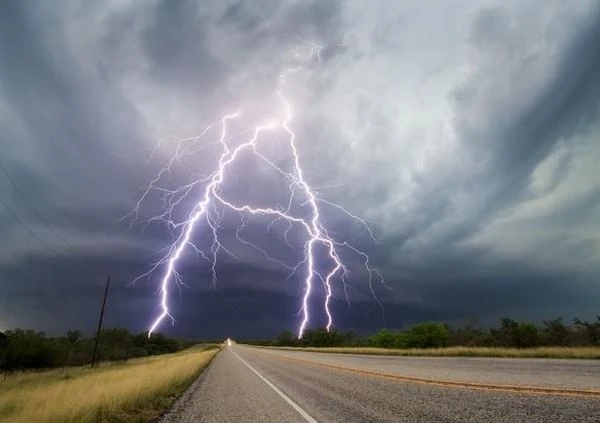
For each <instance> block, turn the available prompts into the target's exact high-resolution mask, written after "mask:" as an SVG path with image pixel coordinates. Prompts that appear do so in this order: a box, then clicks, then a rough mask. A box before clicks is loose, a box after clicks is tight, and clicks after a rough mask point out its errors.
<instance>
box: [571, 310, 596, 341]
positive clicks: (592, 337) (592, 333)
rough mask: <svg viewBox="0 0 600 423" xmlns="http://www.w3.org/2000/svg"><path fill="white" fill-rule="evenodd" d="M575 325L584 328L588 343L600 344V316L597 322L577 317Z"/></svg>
mask: <svg viewBox="0 0 600 423" xmlns="http://www.w3.org/2000/svg"><path fill="white" fill-rule="evenodd" d="M575 326H577V327H579V328H580V329H582V330H583V332H584V334H585V342H586V343H587V344H588V345H600V316H598V317H597V319H596V321H595V322H588V321H587V320H586V321H583V322H582V321H581V320H579V319H575Z"/></svg>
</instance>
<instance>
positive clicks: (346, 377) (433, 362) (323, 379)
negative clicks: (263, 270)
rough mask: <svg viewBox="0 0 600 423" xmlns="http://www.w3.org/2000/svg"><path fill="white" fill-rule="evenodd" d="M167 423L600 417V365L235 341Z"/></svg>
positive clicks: (591, 419) (575, 419) (579, 419)
mask: <svg viewBox="0 0 600 423" xmlns="http://www.w3.org/2000/svg"><path fill="white" fill-rule="evenodd" d="M162 422H163V423H175V422H186V423H187V422H190V423H191V422H345V423H350V422H511V423H512V422H532V423H533V422H561V423H562V422H600V362H598V361H585V360H536V359H481V358H415V357H410V358H409V357H380V356H359V355H340V354H324V353H309V352H302V351H285V350H275V349H262V348H251V347H246V346H240V345H235V344H234V345H233V346H230V347H226V348H225V349H224V350H223V351H222V352H221V353H219V355H218V356H217V357H216V358H215V360H214V361H213V363H212V364H211V365H210V366H209V368H208V369H206V371H205V372H204V373H203V374H202V376H201V377H200V378H199V379H198V380H197V381H196V382H194V384H193V385H192V387H191V388H190V389H189V390H188V392H186V394H185V395H184V396H183V397H182V398H181V399H180V400H179V401H178V402H177V403H176V405H175V407H174V408H173V409H172V410H171V411H170V412H169V413H168V414H167V415H166V416H165V417H164V418H163V420H162Z"/></svg>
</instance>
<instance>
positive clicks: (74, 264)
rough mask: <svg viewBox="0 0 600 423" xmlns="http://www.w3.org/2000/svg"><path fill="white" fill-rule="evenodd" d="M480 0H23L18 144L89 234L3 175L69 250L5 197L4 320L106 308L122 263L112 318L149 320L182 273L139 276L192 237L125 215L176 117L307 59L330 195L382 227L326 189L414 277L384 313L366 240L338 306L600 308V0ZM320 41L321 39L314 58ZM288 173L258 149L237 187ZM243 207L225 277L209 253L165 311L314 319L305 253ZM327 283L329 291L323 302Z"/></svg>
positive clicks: (11, 98)
mask: <svg viewBox="0 0 600 423" xmlns="http://www.w3.org/2000/svg"><path fill="white" fill-rule="evenodd" d="M426 3H427V2H426ZM462 3H464V5H462V6H460V7H459V6H458V5H457V6H456V7H453V8H451V9H450V10H446V9H444V8H442V7H439V6H440V4H441V3H436V2H434V1H431V2H429V3H427V4H425V3H424V4H423V6H418V5H416V4H415V5H412V6H410V5H402V4H399V3H394V2H390V3H388V4H385V3H379V2H374V3H373V4H372V5H371V4H369V5H365V4H364V3H363V2H358V1H350V2H339V1H328V2H323V1H257V2H248V1H233V2H228V3H227V4H225V3H223V2H218V1H215V2H196V1H185V0H178V1H167V0H158V1H156V2H153V3H152V4H150V3H146V2H122V3H119V4H114V5H108V4H106V5H105V4H86V5H79V6H77V5H76V4H75V3H70V2H65V3H64V4H63V5H61V7H59V8H58V9H56V10H55V9H50V8H48V7H35V6H34V4H33V3H28V2H19V3H15V2H12V3H2V4H1V5H0V139H1V140H2V141H1V142H0V160H1V161H2V162H3V163H4V164H5V165H6V167H7V169H8V171H9V172H10V174H11V176H12V177H13V179H14V180H15V181H16V182H18V184H19V187H20V188H21V189H22V190H23V192H24V194H25V196H26V198H27V199H28V200H29V201H30V202H31V203H32V204H33V205H34V206H35V208H36V209H38V210H39V211H40V212H42V214H43V216H44V217H45V218H46V219H47V220H48V221H49V222H51V223H52V225H53V227H54V228H56V230H58V231H59V232H60V233H61V234H63V235H64V236H65V238H67V239H68V240H69V241H70V243H71V244H72V245H73V247H72V248H67V246H65V245H62V244H61V242H60V240H58V239H56V237H54V236H53V234H52V233H51V232H50V231H49V230H48V228H44V225H43V224H42V223H41V222H40V221H38V220H37V219H36V217H35V215H34V214H32V213H31V211H30V210H29V209H28V208H27V207H25V206H26V205H25V204H24V203H23V201H22V199H20V198H19V196H18V195H17V194H16V191H15V190H14V188H13V187H12V186H11V184H10V182H9V181H8V180H6V178H4V177H3V175H1V174H0V196H1V197H2V199H4V200H5V201H6V202H7V204H8V205H9V206H10V207H11V208H12V209H14V210H15V211H16V213H17V214H18V215H19V216H21V217H22V218H23V219H24V221H25V223H26V224H27V225H28V226H29V227H31V228H32V229H33V230H34V231H35V233H36V234H39V235H40V237H42V238H43V239H44V240H45V241H46V242H48V243H50V244H52V245H53V246H54V247H55V248H56V249H57V250H58V254H56V253H55V254H50V253H49V252H47V251H45V248H44V247H43V246H40V245H39V244H38V243H36V241H35V240H33V239H30V238H28V237H27V233H26V232H24V231H23V230H22V228H19V227H18V225H16V224H15V222H14V221H13V220H12V218H11V216H10V215H9V214H8V213H7V212H6V211H4V210H3V209H2V208H0V231H2V234H3V236H4V239H5V242H4V243H2V244H0V254H1V256H0V324H1V325H5V326H7V325H8V326H19V325H21V326H31V327H43V328H45V329H48V330H52V331H60V330H62V329H64V328H67V327H73V326H77V325H80V326H81V327H82V328H83V329H86V330H91V328H93V324H94V319H95V311H94V310H96V308H97V306H98V303H99V296H100V295H101V291H102V284H103V281H104V277H105V275H106V274H107V273H110V274H111V275H113V279H114V281H115V284H114V288H113V291H112V294H111V302H110V305H109V312H108V314H107V324H108V325H128V326H129V327H131V328H132V329H135V330H143V329H144V328H145V326H146V325H147V324H148V321H149V320H150V319H151V317H152V315H153V313H155V312H156V311H157V306H158V303H157V299H156V295H155V294H156V287H157V283H158V278H159V276H160V275H156V276H155V277H154V278H151V279H150V280H148V281H146V280H143V281H140V282H139V283H138V284H137V285H136V286H135V287H133V286H128V285H127V284H128V283H129V282H130V281H131V280H132V279H133V278H135V277H136V276H138V275H139V274H141V273H143V272H144V271H146V270H148V266H149V263H151V262H153V261H155V260H158V259H159V258H160V254H159V252H158V250H159V249H161V248H164V247H165V246H166V245H168V242H169V241H170V240H171V239H172V238H171V236H170V234H169V232H168V229H167V228H166V227H165V226H164V225H160V224H152V225H150V226H148V227H147V228H145V231H144V232H142V231H141V228H142V226H141V225H134V227H133V230H132V231H128V230H127V224H128V222H127V221H118V219H119V218H121V217H122V216H123V215H124V214H126V213H127V212H128V211H130V210H131V209H132V207H133V206H134V205H135V201H136V200H137V199H138V198H139V195H140V187H143V186H144V185H145V184H146V183H147V182H148V181H149V180H151V179H152V177H153V173H154V172H156V171H157V170H158V168H159V166H161V165H163V164H164V162H165V157H166V156H167V155H168V150H169V148H172V146H168V145H167V146H161V147H160V148H158V149H157V150H155V151H154V154H153V155H152V156H151V159H148V158H149V157H150V154H149V152H150V151H151V150H152V149H153V148H154V147H155V144H154V142H155V138H156V137H155V134H160V136H163V135H165V134H172V133H175V134H178V135H179V134H182V135H185V134H187V133H189V132H192V133H194V132H195V131H197V129H198V128H199V127H201V126H202V125H203V124H204V123H205V122H210V121H212V120H214V119H218V117H219V116H220V113H222V112H223V111H225V112H229V111H230V108H231V107H232V105H237V104H238V103H241V104H244V105H246V104H250V108H251V109H253V110H252V111H253V112H256V113H257V114H258V115H260V113H261V112H264V113H266V111H265V110H262V109H263V108H268V105H267V103H268V102H267V101H266V98H267V97H268V96H269V95H271V94H272V91H273V88H274V87H275V86H276V84H277V80H278V77H279V75H280V73H281V72H282V70H283V69H285V68H286V67H287V66H289V65H290V63H293V64H294V66H295V65H297V64H298V63H301V66H300V67H301V68H302V69H303V72H304V73H303V74H302V77H301V78H299V79H298V80H297V81H296V80H292V82H294V83H297V84H298V86H297V87H296V86H295V85H294V84H290V85H291V87H290V95H291V96H293V97H294V100H297V101H294V106H295V110H294V112H295V120H294V122H293V123H294V129H295V130H296V132H297V136H298V137H297V139H298V144H299V145H298V147H299V150H300V154H301V158H302V161H303V164H304V166H305V170H306V175H307V178H308V179H309V181H310V182H311V183H312V184H313V185H314V186H315V187H316V190H317V191H318V192H319V193H320V194H321V195H322V196H323V198H325V199H327V200H334V201H336V202H338V203H340V204H341V205H343V206H346V207H348V208H349V209H350V210H352V211H353V212H356V214H358V215H360V216H365V218H366V219H367V220H368V221H369V223H370V224H372V226H373V228H374V229H375V232H376V233H377V235H378V237H379V238H380V239H381V241H382V242H381V244H376V243H373V242H372V241H371V240H370V239H369V237H368V236H367V233H366V232H365V230H364V229H363V228H362V227H361V225H360V224H356V223H353V222H352V221H351V219H348V216H346V215H344V214H343V213H341V212H340V211H339V210H338V209H336V208H334V207H331V206H329V205H327V204H326V203H323V204H321V205H322V210H323V219H324V222H326V225H327V227H328V228H329V230H330V231H331V234H334V235H335V236H336V238H337V239H339V240H341V241H346V240H348V241H351V242H353V244H354V245H356V246H357V247H360V248H363V249H365V250H367V251H369V253H370V255H371V259H372V263H373V264H375V265H377V266H378V267H379V268H380V269H381V270H382V273H383V274H384V276H385V278H386V282H387V284H388V285H389V286H390V287H392V288H393V290H394V291H395V293H396V295H395V296H394V295H391V294H390V291H388V290H387V289H386V288H385V286H383V285H382V284H380V283H379V281H377V280H375V281H373V284H374V289H375V292H376V294H377V296H378V298H379V299H380V300H381V301H382V302H383V304H384V308H385V320H383V317H382V312H381V309H380V307H379V306H378V304H377V302H376V301H374V300H373V299H372V298H370V289H369V287H368V284H367V278H368V275H367V274H366V273H365V272H362V273H361V272H359V271H358V269H359V265H360V264H361V260H360V258H356V257H355V258H353V259H349V265H350V266H351V268H352V269H353V270H355V271H356V272H355V273H353V278H352V280H351V282H350V284H351V286H350V294H351V297H352V299H353V300H354V301H353V304H352V305H351V306H350V307H348V305H347V304H346V302H345V300H344V293H343V290H342V289H341V287H340V285H339V283H338V284H337V285H336V287H335V290H334V291H335V292H334V293H335V299H334V301H333V303H332V308H333V309H334V310H335V311H336V316H337V320H336V322H337V323H336V324H337V326H338V327H341V328H344V329H355V330H359V331H369V330H372V329H374V328H377V327H380V326H382V325H387V326H389V327H400V326H402V325H406V324H409V323H411V322H415V321H419V320H424V319H440V320H446V321H460V320H461V319H465V318H467V317H471V316H475V317H479V318H482V319H484V320H485V319H488V320H491V319H495V318H497V317H498V316H500V315H505V314H507V313H511V315H513V316H519V317H523V318H535V319H537V318H540V317H542V318H550V317H554V316H555V315H556V314H562V315H564V316H565V317H571V316H572V315H574V314H580V315H581V317H585V315H586V314H588V315H589V314H591V313H593V312H594V307H595V305H594V302H593V301H592V300H591V299H592V298H597V296H598V288H597V282H595V281H597V275H598V271H600V269H598V266H597V264H595V263H597V259H598V258H600V247H599V245H600V234H599V233H598V231H597V225H596V226H595V225H594V222H597V219H598V217H599V215H600V208H599V204H600V194H599V189H598V186H600V180H598V176H597V172H596V169H595V166H594V165H593V159H591V158H593V157H600V153H599V152H598V150H597V146H598V139H597V135H594V134H595V133H597V131H596V129H597V128H599V127H600V123H599V119H598V117H599V110H600V43H598V40H599V39H600V7H598V6H597V5H596V4H594V3H593V2H591V3H589V5H588V4H587V3H586V4H585V5H584V4H583V3H582V4H581V5H580V6H578V5H576V4H575V3H573V4H569V5H561V3H560V2H554V1H551V2H550V3H542V2H540V4H542V5H548V6H547V7H544V10H541V9H540V11H539V13H538V12H537V9H536V8H537V6H536V7H533V6H528V4H527V3H526V2H522V3H518V4H517V3H515V4H517V5H516V6H514V7H512V6H508V5H505V4H504V3H502V2H498V3H497V4H496V6H492V7H483V8H482V7H481V6H480V5H479V2H476V1H473V2H469V1H468V0H464V1H463V2H462ZM467 3H469V4H467ZM532 8H533V9H536V10H533V9H532ZM425 10H427V13H425V12H424V11H425ZM467 10H469V11H473V13H467ZM538 15H539V16H538ZM440 22H443V23H444V25H441V24H440ZM547 22H550V23H547ZM442 26H443V28H444V30H441V29H439V28H441V27H442ZM465 33H466V34H467V35H466V36H465ZM432 40H433V41H432ZM317 42H320V43H322V44H323V45H324V46H323V49H322V50H321V51H320V60H316V59H315V58H312V59H311V60H308V61H307V60H306V57H304V56H306V51H309V50H310V49H311V48H314V47H315V46H314V45H313V44H311V43H317ZM327 43H328V44H327ZM325 44H326V45H325ZM307 49H308V50H307ZM298 57H299V58H298ZM303 57H304V59H302V58H303ZM302 60H305V61H304V62H302ZM464 69H467V70H466V71H464ZM424 75H427V76H426V77H424ZM296 97H297V98H296ZM250 124H251V123H250V122H244V123H243V125H250ZM243 125H242V126H243ZM190 128H191V129H190ZM595 131H596V132H595ZM160 136H157V137H160ZM594 136H595V137H596V138H594ZM163 149H164V151H163ZM212 152H214V151H212V150H207V152H203V153H202V154H198V155H197V156H194V157H193V159H190V160H189V161H187V162H183V161H182V162H180V163H178V165H177V167H176V169H174V170H173V172H172V174H171V175H170V179H169V183H170V184H171V185H169V186H174V184H176V183H179V182H181V181H186V182H188V178H189V177H190V175H192V173H193V172H200V173H203V172H210V171H212V169H213V168H212V166H214V157H211V154H212ZM595 154H597V155H598V156H594V155H595ZM586 157H587V159H586ZM278 159H281V160H282V162H284V161H285V160H287V159H288V158H287V157H278ZM586 160H588V162H586ZM590 160H591V161H592V164H590V163H589V161H590ZM260 172H262V173H260ZM272 177H273V175H271V174H269V173H268V172H265V171H263V170H262V169H261V168H260V166H259V165H257V164H256V163H254V162H252V161H251V160H243V161H241V163H240V167H239V168H238V170H237V171H236V172H233V173H232V174H231V176H230V177H229V178H228V183H229V185H227V186H226V187H225V188H224V190H223V192H224V193H227V194H228V195H231V196H232V197H235V198H237V199H238V200H240V201H241V199H242V198H244V197H245V198H251V199H252V200H254V201H257V202H261V203H263V202H264V203H265V204H268V203H270V202H275V203H276V202H277V201H281V199H280V198H279V197H278V194H279V191H280V189H279V188H281V187H278V188H273V185H271V184H269V182H268V181H269V179H271V178H272ZM149 204H150V205H152V206H154V205H156V204H160V199H157V198H155V197H153V198H152V199H151V201H150V202H149ZM189 207H191V201H190V203H189V204H188V203H187V202H185V203H183V204H182V208H181V210H179V213H180V214H182V215H183V213H186V210H188V209H189ZM150 208H151V207H149V208H146V209H143V213H142V215H143V217H148V216H149V215H150V212H151V210H150ZM221 223H222V226H223V228H222V230H221V233H220V234H221V237H222V240H223V242H224V245H226V246H227V248H228V249H230V251H232V252H233V253H235V255H236V258H233V257H229V256H227V255H223V256H222V257H221V260H220V276H219V285H218V287H217V289H216V290H209V289H208V286H209V285H210V280H211V275H210V271H209V270H210V269H209V268H208V266H207V264H206V262H203V261H202V260H196V258H195V257H194V255H193V254H192V253H190V254H186V256H185V260H184V262H182V266H181V267H180V269H179V270H180V272H181V273H182V275H183V276H184V277H185V280H186V282H187V283H188V284H189V287H182V288H181V294H180V293H179V292H178V291H177V290H175V291H174V292H173V314H174V315H175V317H176V318H177V325H176V326H175V327H167V326H165V327H164V329H165V330H168V331H170V332H172V333H173V334H180V335H185V336H196V337H218V336H225V335H230V336H234V337H239V336H256V337H261V336H268V335H272V334H275V333H277V332H278V331H280V330H283V329H291V328H294V327H295V326H296V324H297V322H298V316H297V315H296V312H297V311H298V307H299V301H300V295H301V293H302V286H301V283H300V281H299V275H295V276H294V277H292V278H291V279H290V280H288V281H286V282H284V281H285V279H286V277H287V275H288V274H289V270H288V269H286V268H285V267H283V266H280V265H279V264H277V263H275V262H272V261H271V262H269V261H265V260H264V257H263V255H262V253H261V252H260V251H257V250H255V249H254V250H253V249H252V248H242V247H243V246H240V245H239V244H236V243H235V242H234V240H235V226H234V225H237V224H238V223H239V218H238V217H237V216H230V215H226V216H224V220H223V222H221ZM264 224H265V222H264V221H252V222H250V223H249V225H248V228H247V229H246V230H245V231H244V233H243V235H244V238H245V239H258V240H259V241H258V243H257V244H258V245H259V246H260V247H261V248H271V249H273V251H274V252H275V253H274V256H275V257H276V258H277V259H279V260H282V261H284V262H286V263H288V264H289V265H293V264H294V263H295V260H297V259H298V252H296V251H293V250H290V249H289V248H288V247H287V246H286V245H285V244H284V243H283V242H282V241H281V235H282V234H283V233H284V232H285V230H286V228H285V226H277V225H275V226H274V227H273V228H272V231H271V232H265V228H264V226H265V225H264ZM594 228H595V229H594ZM294 236H295V237H296V238H295V239H296V241H298V240H299V239H300V233H295V234H294ZM197 242H198V244H199V245H200V244H202V243H203V242H204V243H206V242H210V240H208V241H207V240H206V239H200V240H197ZM202 245H204V244H202ZM162 252H164V250H163V251H162ZM320 265H324V262H322V263H321V262H320ZM316 285H317V286H316V288H315V289H316V293H315V295H314V297H313V298H312V299H311V310H314V311H315V313H316V315H315V316H316V317H315V319H316V320H315V324H321V323H322V322H323V316H322V313H320V314H319V312H318V310H319V309H320V307H322V294H323V293H322V292H321V291H322V287H321V286H320V283H317V284H316Z"/></svg>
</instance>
